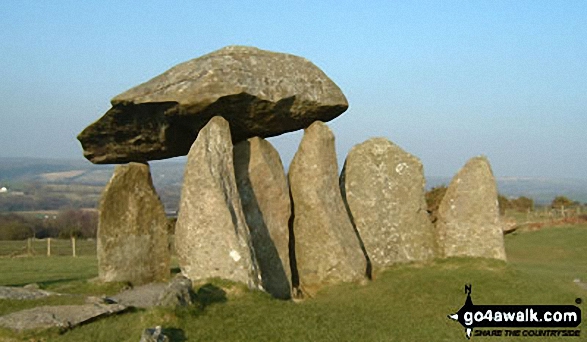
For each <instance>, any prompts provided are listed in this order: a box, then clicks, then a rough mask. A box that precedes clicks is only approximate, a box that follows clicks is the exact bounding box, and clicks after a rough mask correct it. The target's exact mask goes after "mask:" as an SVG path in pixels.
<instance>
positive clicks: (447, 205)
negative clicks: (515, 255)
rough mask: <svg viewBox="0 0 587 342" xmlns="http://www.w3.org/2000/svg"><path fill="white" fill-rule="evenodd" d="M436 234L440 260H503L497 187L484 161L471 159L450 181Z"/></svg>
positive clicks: (483, 159)
mask: <svg viewBox="0 0 587 342" xmlns="http://www.w3.org/2000/svg"><path fill="white" fill-rule="evenodd" d="M436 232H437V234H438V237H437V239H438V245H439V248H440V250H441V254H442V256H444V257H452V256H470V257H484V258H493V259H502V260H505V259H506V254H505V248H504V241H503V229H502V224H501V222H500V219H499V207H498V202H497V187H496V184H495V178H494V176H493V172H492V171H491V166H490V165H489V161H488V160H487V158H485V157H475V158H472V159H471V160H469V161H468V162H467V163H466V164H465V166H464V167H463V168H462V169H461V170H460V171H459V172H458V173H457V174H456V176H455V177H454V178H453V179H452V181H451V183H450V185H449V186H448V189H447V191H446V194H445V195H444V198H443V199H442V201H441V202H440V206H439V209H438V221H437V222H436Z"/></svg>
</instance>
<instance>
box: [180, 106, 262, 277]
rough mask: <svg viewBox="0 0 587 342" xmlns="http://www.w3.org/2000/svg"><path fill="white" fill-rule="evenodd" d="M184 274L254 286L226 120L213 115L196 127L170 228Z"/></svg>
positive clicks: (253, 263)
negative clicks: (201, 126) (198, 128)
mask: <svg viewBox="0 0 587 342" xmlns="http://www.w3.org/2000/svg"><path fill="white" fill-rule="evenodd" d="M175 241H176V242H175V245H176V249H177V255H178V259H179V265H180V267H181V271H182V273H183V275H185V276H186V277H188V278H189V279H191V280H193V281H197V280H204V279H208V278H214V277H218V278H222V279H227V280H232V281H236V282H242V283H245V284H248V285H249V287H251V288H256V287H258V285H259V274H258V267H257V264H256V260H255V256H254V253H253V250H252V244H251V237H250V233H249V228H248V227H247V224H246V221H245V217H244V214H243V211H242V207H241V201H240V198H239V195H238V190H237V187H236V182H235V178H234V165H233V158H232V141H231V138H230V128H229V126H228V122H227V121H226V120H225V119H223V118H222V117H219V116H217V117H214V118H212V120H210V122H209V123H208V124H207V125H206V126H205V127H204V128H203V129H202V130H201V131H200V134H199V135H198V138H197V139H196V141H195V142H194V144H193V145H192V148H191V149H190V152H189V154H188V161H187V164H186V167H185V174H184V178H183V188H182V192H181V201H180V206H179V215H178V218H177V224H176V230H175Z"/></svg>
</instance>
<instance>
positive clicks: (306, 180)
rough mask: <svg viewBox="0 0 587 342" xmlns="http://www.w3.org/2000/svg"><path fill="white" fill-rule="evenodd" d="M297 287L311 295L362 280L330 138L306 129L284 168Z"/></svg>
mask: <svg viewBox="0 0 587 342" xmlns="http://www.w3.org/2000/svg"><path fill="white" fill-rule="evenodd" d="M289 184H290V189H291V197H292V203H293V206H294V220H293V232H294V235H295V256H296V264H297V271H298V275H299V286H300V289H301V291H302V292H303V293H305V294H307V295H310V296H312V295H313V294H315V293H316V292H317V291H318V290H319V289H320V288H322V287H323V286H324V285H328V284H335V283H339V282H347V281H355V280H360V279H364V277H365V275H366V267H367V261H366V258H365V255H364V253H363V251H362V249H361V246H360V243H359V239H358V237H357V234H356V233H355V231H354V229H353V226H352V224H351V221H350V219H349V216H348V214H347V211H346V209H345V206H344V203H343V200H342V196H341V193H340V188H339V184H338V163H337V160H336V152H335V147H334V135H333V134H332V132H331V131H330V129H329V128H328V126H326V125H325V124H324V123H322V122H320V121H317V122H314V123H313V124H312V125H311V126H310V127H308V128H307V129H306V130H305V132H304V137H303V138H302V141H301V143H300V146H299V148H298V151H297V152H296V154H295V156H294V158H293V160H292V162H291V165H290V168H289Z"/></svg>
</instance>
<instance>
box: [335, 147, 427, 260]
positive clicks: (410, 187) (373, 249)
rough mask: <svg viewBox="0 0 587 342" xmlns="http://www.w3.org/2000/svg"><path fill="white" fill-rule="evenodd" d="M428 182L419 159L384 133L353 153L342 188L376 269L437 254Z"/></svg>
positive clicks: (344, 169) (346, 167) (343, 173)
mask: <svg viewBox="0 0 587 342" xmlns="http://www.w3.org/2000/svg"><path fill="white" fill-rule="evenodd" d="M424 186H425V179H424V171H423V168H422V163H421V162H420V160H419V159H418V158H416V157H414V156H413V155H411V154H409V153H407V152H405V151H404V150H402V149H401V148H400V147H399V146H397V145H395V144H393V143H392V142H390V141H389V140H387V139H385V138H373V139H369V140H367V141H365V142H363V143H361V144H359V145H356V146H354V147H353V148H352V149H351V151H350V152H349V154H348V156H347V159H346V161H345V164H344V168H343V171H342V174H341V177H340V187H341V192H342V193H343V199H344V200H345V204H346V205H347V208H348V209H349V214H350V216H351V220H352V221H353V223H354V225H355V228H356V229H357V231H358V232H359V235H360V238H361V241H362V243H363V245H364V247H365V250H366V252H367V255H368V256H369V260H370V261H371V264H372V266H373V268H374V269H379V268H383V267H386V266H390V265H393V264H395V263H399V262H409V261H422V260H429V259H432V258H434V255H435V236H434V230H433V226H432V223H431V222H430V219H429V217H428V213H427V211H426V200H425V198H424Z"/></svg>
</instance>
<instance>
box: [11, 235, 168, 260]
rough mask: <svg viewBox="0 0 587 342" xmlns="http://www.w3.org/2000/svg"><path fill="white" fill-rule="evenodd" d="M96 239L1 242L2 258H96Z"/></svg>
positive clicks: (32, 239)
mask: <svg viewBox="0 0 587 342" xmlns="http://www.w3.org/2000/svg"><path fill="white" fill-rule="evenodd" d="M174 240H175V237H174V236H173V235H171V236H169V251H170V253H171V255H175V243H174V242H175V241H174ZM96 247H97V245H96V240H95V239H75V238H72V239H54V238H47V239H34V238H31V239H27V240H15V241H2V240H0V257H26V256H48V257H51V256H95V255H96Z"/></svg>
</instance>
